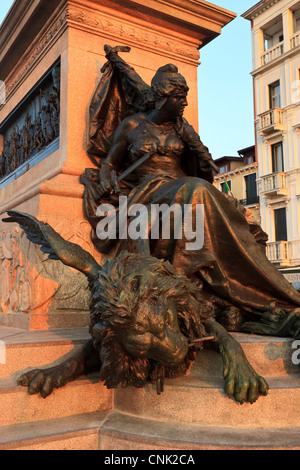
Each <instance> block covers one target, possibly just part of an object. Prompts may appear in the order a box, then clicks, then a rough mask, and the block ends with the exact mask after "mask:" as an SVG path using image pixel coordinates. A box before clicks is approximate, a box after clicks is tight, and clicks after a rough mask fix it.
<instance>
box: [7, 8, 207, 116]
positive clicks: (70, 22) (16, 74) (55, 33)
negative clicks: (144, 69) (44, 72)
mask: <svg viewBox="0 0 300 470" xmlns="http://www.w3.org/2000/svg"><path fill="white" fill-rule="evenodd" d="M68 27H69V28H79V29H84V30H87V31H91V32H93V33H94V34H98V35H100V36H103V37H105V38H107V40H108V41H109V40H110V39H111V40H113V41H114V42H116V41H120V42H121V43H123V44H126V45H134V46H136V45H138V47H140V48H147V49H148V50H149V49H150V50H151V49H152V50H153V51H157V50H159V51H161V52H163V53H165V54H167V55H169V56H170V57H177V58H180V59H181V60H182V61H185V62H189V63H190V62H194V63H195V64H198V61H199V57H200V54H199V51H198V47H197V44H198V41H197V40H196V39H190V40H189V41H187V40H186V39H184V38H182V37H180V35H178V34H176V32H174V33H172V34H171V35H170V34H168V35H167V34H166V33H165V32H163V31H160V28H159V27H155V31H149V26H148V27H147V26H146V25H144V24H143V22H138V21H137V20H136V19H134V18H132V20H131V21H124V19H123V20H121V19H119V18H113V17H112V16H111V15H109V14H108V13H107V14H106V13H104V12H103V11H99V10H95V9H93V8H87V7H83V6H82V5H77V4H73V3H72V2H68V4H67V5H66V6H65V7H64V8H63V9H62V10H61V11H60V12H59V14H58V15H57V16H56V17H55V18H54V19H53V21H52V23H51V24H50V26H48V28H46V29H45V30H44V31H42V32H41V33H40V35H39V36H38V37H37V38H36V40H35V41H34V42H33V44H32V45H31V46H30V47H29V48H28V49H27V51H26V52H25V54H24V55H23V56H22V57H21V59H20V60H19V62H18V63H17V65H16V66H15V67H14V69H13V70H12V71H11V73H10V74H9V76H8V77H7V78H6V80H5V85H6V100H7V101H8V100H9V98H10V97H11V95H12V94H13V93H14V92H15V90H16V89H17V88H18V87H19V86H20V84H21V83H22V82H23V80H25V78H26V77H27V76H28V75H29V73H30V72H31V70H32V69H33V68H34V67H35V66H36V65H37V64H38V63H39V62H40V61H41V60H42V58H43V57H44V55H45V54H46V53H47V51H48V50H49V49H50V47H51V46H52V45H53V43H54V42H55V41H57V40H58V38H59V37H60V36H61V34H62V33H63V32H64V31H65V30H66V29H67V28H68ZM172 35H173V36H172ZM178 36H179V37H178ZM0 109H1V107H0Z"/></svg>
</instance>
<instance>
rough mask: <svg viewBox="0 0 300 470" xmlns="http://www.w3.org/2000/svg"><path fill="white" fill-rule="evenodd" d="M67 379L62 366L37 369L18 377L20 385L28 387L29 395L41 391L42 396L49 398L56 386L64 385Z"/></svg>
mask: <svg viewBox="0 0 300 470" xmlns="http://www.w3.org/2000/svg"><path fill="white" fill-rule="evenodd" d="M66 382H67V380H66V378H65V377H64V375H63V371H62V369H61V368H60V367H52V368H50V369H44V370H42V369H36V370H32V371H30V372H27V373H26V374H23V375H22V376H21V377H20V378H19V379H18V382H17V383H18V385H19V386H20V387H28V393H29V395H36V394H38V393H40V395H41V397H42V398H47V397H48V396H49V395H51V393H52V392H53V390H54V388H60V387H63V386H64V385H65V384H66Z"/></svg>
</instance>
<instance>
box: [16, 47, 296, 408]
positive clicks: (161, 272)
mask: <svg viewBox="0 0 300 470" xmlns="http://www.w3.org/2000/svg"><path fill="white" fill-rule="evenodd" d="M121 51H123V52H125V51H127V52H128V51H129V48H114V49H112V48H110V47H108V46H107V47H106V52H107V58H108V63H107V64H106V65H105V66H104V68H103V77H102V79H101V82H100V85H99V87H98V88H97V90H96V93H95V95H94V98H93V100H92V103H91V108H90V146H89V151H88V153H89V155H90V157H91V160H92V161H93V163H94V164H95V168H92V169H87V170H86V172H85V174H84V175H82V178H81V181H82V183H83V184H84V185H85V193H84V208H85V213H86V217H87V219H88V220H89V222H90V224H91V227H92V239H93V242H94V244H95V246H96V247H97V249H98V250H99V251H100V252H101V253H107V254H109V255H110V257H111V258H112V260H111V261H108V262H107V263H106V265H105V266H104V267H100V266H99V265H98V264H97V263H96V262H95V260H94V259H93V258H92V257H91V256H90V255H89V254H87V253H86V252H84V250H82V249H80V247H78V246H75V245H73V244H70V243H68V242H65V241H64V240H63V239H62V238H61V237H60V236H59V235H58V234H56V232H54V230H53V229H51V227H50V226H48V225H47V224H43V223H42V222H39V221H37V220H36V219H34V218H33V217H30V216H27V215H26V214H20V213H17V212H10V213H9V215H10V218H9V219H7V221H8V222H17V223H19V224H20V225H21V227H23V228H24V229H25V231H26V233H27V235H28V237H29V239H30V240H32V241H33V242H34V243H37V244H40V245H42V246H43V248H42V249H43V250H44V251H45V252H46V253H49V254H50V257H51V258H52V259H60V260H61V261H62V262H63V263H65V264H66V265H68V266H72V267H75V268H77V269H78V270H80V271H82V272H84V273H85V274H86V275H87V277H88V278H89V280H90V282H91V290H92V302H91V328H90V332H91V335H92V340H91V341H90V342H89V344H88V345H87V346H86V347H85V348H83V349H82V351H81V352H80V353H78V354H77V355H76V356H74V357H73V358H71V359H69V360H68V361H67V362H65V363H63V364H62V365H61V366H58V367H55V368H50V369H46V370H44V371H40V370H36V371H32V372H30V373H28V374H25V375H24V376H22V377H21V378H20V381H19V383H20V385H24V386H28V387H29V392H30V393H39V392H40V393H41V394H42V396H44V397H46V396H48V395H49V394H50V393H51V392H52V390H53V388H55V387H60V386H62V385H64V384H65V383H67V382H68V381H70V380H74V378H76V377H78V376H79V375H81V374H83V373H87V372H90V371H92V370H101V379H102V380H105V382H106V385H107V386H108V387H116V386H117V385H118V384H119V383H122V384H123V385H124V386H126V385H134V386H137V387H139V386H143V385H144V383H145V381H146V380H148V379H151V378H153V377H154V376H155V375H156V379H157V380H158V383H159V384H160V385H159V387H160V386H161V385H162V382H163V377H164V372H163V371H164V369H165V370H166V375H167V376H168V377H172V376H176V375H178V374H180V373H185V371H186V370H187V368H188V366H189V364H190V361H191V360H193V357H194V353H195V351H196V350H197V349H198V348H199V347H200V345H201V344H202V342H203V341H205V340H209V341H210V342H211V344H212V345H213V347H215V345H217V347H218V350H219V352H220V354H221V356H222V358H223V363H224V379H225V391H226V393H227V394H228V396H230V397H234V398H235V399H236V400H237V401H238V402H240V403H244V402H250V403H253V402H255V401H256V400H257V399H258V397H259V396H260V395H265V394H267V391H268V386H267V384H266V382H265V380H264V379H263V378H262V377H259V376H258V375H257V374H256V373H255V371H254V370H253V369H252V367H251V366H250V364H249V363H248V361H247V359H246V357H245V355H244V353H243V351H242V349H241V347H240V346H239V344H238V343H237V342H236V341H235V340H234V339H233V338H232V337H231V336H230V335H229V333H228V332H229V331H244V332H254V333H257V334H268V335H277V336H292V337H294V338H298V337H300V321H299V314H300V308H299V307H300V295H299V294H298V292H297V291H296V290H295V289H293V287H292V286H291V285H290V284H289V283H288V282H287V281H286V280H285V279H284V277H283V276H282V275H281V274H280V273H279V272H278V271H277V269H276V268H275V267H274V266H273V265H272V264H271V263H270V262H269V260H268V259H267V257H266V253H265V245H266V235H265V234H264V232H263V231H262V230H261V228H260V227H259V226H258V225H255V224H253V223H251V222H249V221H248V220H247V219H246V217H245V209H244V208H243V207H242V206H241V205H240V204H239V203H238V201H236V200H234V199H233V198H229V197H227V196H225V195H224V194H223V193H221V192H220V191H219V190H218V189H216V187H214V186H213V184H212V183H213V170H216V167H215V165H214V163H213V160H212V157H211V155H210V153H209V151H208V149H207V148H206V147H205V146H204V145H203V144H202V142H201V140H200V138H199V136H198V134H197V133H196V131H195V130H194V129H193V127H192V126H190V125H189V123H188V122H187V121H186V120H185V119H184V117H183V114H184V109H185V107H186V106H187V94H188V86H187V83H186V81H185V79H184V78H183V76H182V75H181V74H179V73H178V69H177V67H176V66H174V65H172V64H169V65H166V66H164V67H162V68H160V69H159V70H158V71H157V73H156V75H155V77H154V79H153V81H152V84H151V87H150V86H148V85H147V84H146V83H144V82H143V80H142V79H141V78H140V77H139V76H138V75H137V73H136V72H135V71H134V69H133V68H132V67H130V66H129V65H128V64H127V63H126V62H124V60H122V59H121V58H120V57H119V55H118V52H121ZM121 198H123V199H122V201H123V200H126V203H127V207H128V209H129V210H128V214H130V209H132V208H133V207H134V206H137V207H143V208H146V209H147V210H148V209H150V208H151V207H153V206H155V207H162V206H164V207H169V208H170V207H175V206H176V207H177V208H179V209H180V210H181V211H180V214H181V218H182V217H183V218H184V216H185V215H186V214H187V213H186V212H185V209H186V207H189V208H191V209H192V210H191V211H190V212H188V217H187V218H190V220H188V221H187V220H183V226H184V224H185V223H186V222H189V223H190V226H193V224H194V225H195V222H197V221H195V218H194V217H195V214H197V208H199V207H200V208H201V211H202V212H201V211H200V212H201V214H202V215H201V217H202V218H201V217H200V218H201V220H202V223H201V225H200V227H201V231H202V234H201V235H202V243H201V244H200V246H196V245H197V244H194V245H193V243H191V241H192V240H191V237H190V234H191V233H187V232H186V231H184V230H182V231H181V236H175V235H176V231H177V223H176V217H175V216H174V218H173V219H172V220H171V219H170V220H171V222H170V235H169V236H168V237H164V236H161V228H162V224H163V214H162V213H159V216H158V219H156V220H155V223H158V226H159V230H158V233H159V234H160V235H159V236H151V235H152V234H153V219H152V217H149V218H148V219H147V225H146V229H145V230H144V232H145V231H146V234H145V233H144V235H145V236H143V237H140V238H131V237H130V236H123V235H124V233H123V234H122V236H121V233H120V220H121V218H122V215H124V214H123V212H122V211H123V209H124V208H123V206H122V205H121V206H120V205H119V201H120V200H121ZM103 205H106V206H105V207H108V206H107V205H109V206H110V207H113V208H115V214H117V213H118V211H119V215H118V218H117V220H118V223H116V234H115V236H113V237H109V236H107V237H103V236H101V233H99V227H101V226H102V225H101V223H102V222H103V218H104V215H103V212H101V211H99V207H100V208H101V206H103ZM146 213H149V212H147V211H146ZM175 215H176V214H175ZM131 218H132V217H131ZM177 222H178V221H177ZM126 223H127V228H128V226H129V225H130V223H131V219H130V217H129V218H128V219H127V222H126ZM144 228H145V227H144ZM196 228H197V227H196ZM196 232H197V230H196V231H195V232H193V233H194V235H195V237H197V233H196ZM128 234H129V232H126V235H128ZM102 235H103V234H102ZM177 235H178V233H177ZM209 341H207V343H209ZM159 370H160V371H161V373H160V372H159Z"/></svg>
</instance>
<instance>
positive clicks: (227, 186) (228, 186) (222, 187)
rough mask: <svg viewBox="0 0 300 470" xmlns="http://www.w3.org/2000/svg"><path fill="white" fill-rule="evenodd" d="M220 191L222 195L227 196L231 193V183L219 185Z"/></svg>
mask: <svg viewBox="0 0 300 470" xmlns="http://www.w3.org/2000/svg"><path fill="white" fill-rule="evenodd" d="M228 188H229V189H228ZM221 191H222V193H225V194H228V193H229V192H230V191H231V181H226V182H225V181H224V183H221Z"/></svg>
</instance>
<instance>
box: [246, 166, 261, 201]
mask: <svg viewBox="0 0 300 470" xmlns="http://www.w3.org/2000/svg"><path fill="white" fill-rule="evenodd" d="M245 184H246V201H247V202H246V204H256V203H257V202H258V196H257V187H256V173H252V174H251V175H247V176H245Z"/></svg>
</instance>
